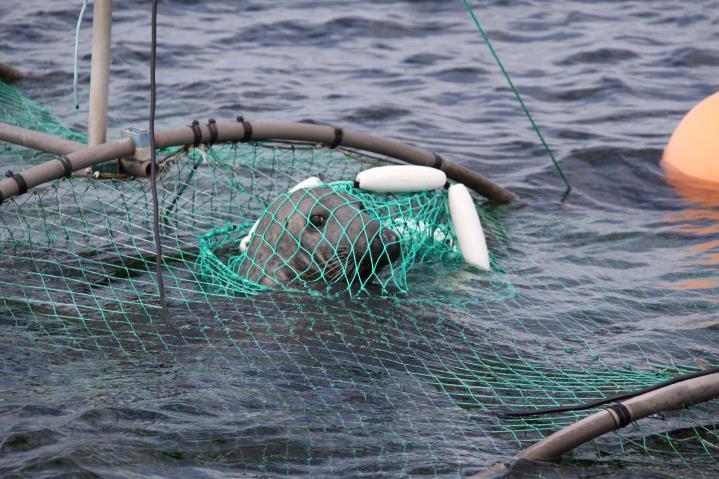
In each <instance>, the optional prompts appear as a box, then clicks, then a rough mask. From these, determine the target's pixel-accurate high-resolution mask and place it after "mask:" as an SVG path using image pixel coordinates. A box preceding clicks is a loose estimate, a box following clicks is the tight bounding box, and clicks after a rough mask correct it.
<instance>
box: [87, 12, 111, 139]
mask: <svg viewBox="0 0 719 479" xmlns="http://www.w3.org/2000/svg"><path fill="white" fill-rule="evenodd" d="M92 11H93V13H92V69H91V72H90V114H89V117H88V137H89V138H88V143H89V145H90V146H95V145H100V144H102V143H105V141H107V101H108V95H109V82H110V38H111V30H112V0H95V1H94V4H93V10H92Z"/></svg>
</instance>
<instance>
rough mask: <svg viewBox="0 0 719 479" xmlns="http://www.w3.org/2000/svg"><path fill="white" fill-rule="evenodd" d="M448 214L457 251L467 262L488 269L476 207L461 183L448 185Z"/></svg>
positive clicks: (485, 248)
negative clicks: (457, 245)
mask: <svg viewBox="0 0 719 479" xmlns="http://www.w3.org/2000/svg"><path fill="white" fill-rule="evenodd" d="M448 200H449V215H450V216H451V218H452V226H453V227H454V232H455V233H456V234H457V242H458V243H459V251H460V252H461V253H462V257H463V258H464V261H466V262H467V264H471V265H472V266H476V267H477V268H479V269H481V270H484V271H489V270H490V269H491V268H490V266H489V251H488V250H487V241H486V240H485V239H484V231H482V223H481V222H480V221H479V215H478V214H477V208H476V207H475V206H474V201H473V200H472V196H471V195H470V194H469V191H468V190H467V187H466V186H464V185H463V184H461V183H458V184H456V185H452V186H450V187H449V192H448Z"/></svg>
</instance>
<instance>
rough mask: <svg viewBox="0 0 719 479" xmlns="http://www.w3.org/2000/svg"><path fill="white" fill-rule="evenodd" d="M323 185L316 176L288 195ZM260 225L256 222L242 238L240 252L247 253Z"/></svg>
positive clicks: (289, 191) (304, 181) (296, 186)
mask: <svg viewBox="0 0 719 479" xmlns="http://www.w3.org/2000/svg"><path fill="white" fill-rule="evenodd" d="M321 184H322V180H320V179H319V178H317V177H316V176H310V177H309V178H307V179H306V180H302V181H300V182H299V183H297V184H296V185H295V186H293V187H292V188H290V189H289V190H288V191H287V192H288V193H294V192H295V191H297V190H299V189H302V188H314V187H315V186H319V185H321ZM259 223H260V220H259V219H258V220H257V221H255V224H254V225H252V228H251V229H250V232H249V233H247V235H246V236H245V237H244V238H242V241H240V251H241V252H243V253H244V252H245V251H247V247H248V246H249V244H250V240H251V239H252V235H253V234H255V230H256V229H257V225H258V224H259Z"/></svg>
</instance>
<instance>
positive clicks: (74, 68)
mask: <svg viewBox="0 0 719 479" xmlns="http://www.w3.org/2000/svg"><path fill="white" fill-rule="evenodd" d="M87 2H88V0H83V2H82V8H81V9H80V15H79V16H78V17H77V26H75V59H74V62H73V66H72V97H73V102H74V103H75V109H76V110H79V109H80V102H79V101H78V100H77V57H78V52H79V51H80V25H82V17H84V16H85V9H86V8H87Z"/></svg>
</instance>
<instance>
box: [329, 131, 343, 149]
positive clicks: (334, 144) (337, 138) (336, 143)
mask: <svg viewBox="0 0 719 479" xmlns="http://www.w3.org/2000/svg"><path fill="white" fill-rule="evenodd" d="M343 136H344V132H343V131H342V128H335V139H334V140H333V141H332V143H331V144H330V148H332V149H335V148H337V147H338V146H340V145H341V144H342V137H343Z"/></svg>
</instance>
